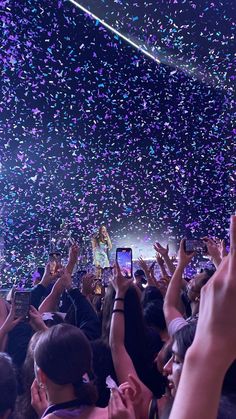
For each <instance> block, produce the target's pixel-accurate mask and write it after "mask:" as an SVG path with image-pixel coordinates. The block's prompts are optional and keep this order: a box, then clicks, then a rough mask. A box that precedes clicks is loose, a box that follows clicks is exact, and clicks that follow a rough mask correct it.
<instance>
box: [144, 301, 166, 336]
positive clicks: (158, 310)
mask: <svg viewBox="0 0 236 419" xmlns="http://www.w3.org/2000/svg"><path fill="white" fill-rule="evenodd" d="M143 315H144V320H145V322H146V323H147V325H148V326H152V327H153V326H154V327H157V328H158V329H159V330H161V331H164V330H166V321H165V316H164V311H163V302H162V301H161V300H159V299H158V300H153V301H151V302H150V303H148V304H147V305H146V306H145V307H144V311H143Z"/></svg>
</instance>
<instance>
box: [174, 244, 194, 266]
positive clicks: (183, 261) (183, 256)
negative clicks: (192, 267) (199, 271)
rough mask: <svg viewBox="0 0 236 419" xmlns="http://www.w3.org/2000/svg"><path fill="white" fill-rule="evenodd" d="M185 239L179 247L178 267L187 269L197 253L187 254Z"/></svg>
mask: <svg viewBox="0 0 236 419" xmlns="http://www.w3.org/2000/svg"><path fill="white" fill-rule="evenodd" d="M184 243H185V239H182V240H181V242H180V246H179V252H178V266H181V267H183V268H185V267H186V266H187V265H188V264H189V263H190V262H191V260H192V258H193V257H194V255H195V252H192V253H186V252H185V250H184Z"/></svg>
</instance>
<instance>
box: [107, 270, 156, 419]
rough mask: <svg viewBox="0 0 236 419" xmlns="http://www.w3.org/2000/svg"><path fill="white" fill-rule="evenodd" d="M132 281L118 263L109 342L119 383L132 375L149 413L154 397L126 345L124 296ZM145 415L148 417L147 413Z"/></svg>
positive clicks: (143, 404) (142, 406)
mask: <svg viewBox="0 0 236 419" xmlns="http://www.w3.org/2000/svg"><path fill="white" fill-rule="evenodd" d="M131 282H132V281H131V280H128V279H127V278H124V277H123V276H122V274H121V271H120V268H119V266H118V265H116V269H115V273H114V279H113V281H112V284H113V286H114V288H115V291H116V294H115V302H114V309H113V312H112V320H111V328H110V337H109V344H110V347H111V352H112V359H113V363H114V367H115V371H116V375H117V378H118V381H119V383H120V384H121V383H123V382H125V381H130V377H132V382H133V384H134V383H136V384H135V385H136V389H137V388H138V389H139V391H138V393H139V395H140V397H141V399H142V401H140V409H141V411H143V412H145V413H147V410H148V405H149V403H150V400H151V398H152V393H151V391H150V390H149V389H148V388H147V387H146V386H145V385H144V384H143V383H142V381H140V379H139V378H138V375H137V373H136V370H135V368H134V365H133V361H132V359H131V358H130V356H129V354H128V353H127V351H126V348H125V345H124V338H125V319H124V298H125V294H126V291H127V289H128V288H129V286H130V284H131ZM137 397H138V396H137ZM141 417H142V416H141ZM143 417H146V416H145V414H144V416H143Z"/></svg>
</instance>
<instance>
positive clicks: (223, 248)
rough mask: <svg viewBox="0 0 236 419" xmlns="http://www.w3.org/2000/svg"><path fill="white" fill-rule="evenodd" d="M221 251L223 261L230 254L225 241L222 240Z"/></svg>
mask: <svg viewBox="0 0 236 419" xmlns="http://www.w3.org/2000/svg"><path fill="white" fill-rule="evenodd" d="M219 250H220V257H221V259H223V258H224V257H225V256H227V255H228V252H227V249H226V244H225V240H221V241H220V245H219Z"/></svg>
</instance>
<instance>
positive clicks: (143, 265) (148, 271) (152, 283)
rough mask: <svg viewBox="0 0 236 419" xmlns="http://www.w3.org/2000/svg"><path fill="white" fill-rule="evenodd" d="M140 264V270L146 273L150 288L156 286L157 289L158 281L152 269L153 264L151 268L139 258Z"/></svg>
mask: <svg viewBox="0 0 236 419" xmlns="http://www.w3.org/2000/svg"><path fill="white" fill-rule="evenodd" d="M138 263H139V266H140V268H141V269H142V270H143V271H144V273H145V276H146V280H147V284H148V286H150V287H153V286H155V287H156V286H157V283H156V280H155V278H154V273H153V269H152V265H153V264H152V265H151V267H149V266H148V264H147V262H146V261H145V260H144V259H143V258H141V257H140V258H139V260H138ZM153 268H154V266H153Z"/></svg>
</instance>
